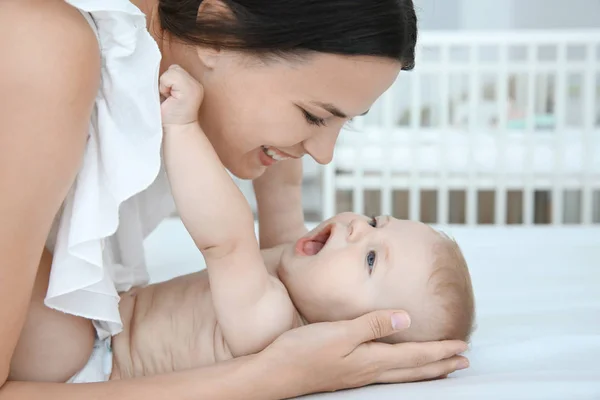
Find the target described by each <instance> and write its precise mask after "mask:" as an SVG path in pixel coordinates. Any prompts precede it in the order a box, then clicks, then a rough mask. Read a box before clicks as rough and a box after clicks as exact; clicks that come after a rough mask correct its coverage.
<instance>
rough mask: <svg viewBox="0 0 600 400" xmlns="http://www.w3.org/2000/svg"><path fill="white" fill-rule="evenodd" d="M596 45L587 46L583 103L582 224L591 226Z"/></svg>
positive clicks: (589, 44)
mask: <svg viewBox="0 0 600 400" xmlns="http://www.w3.org/2000/svg"><path fill="white" fill-rule="evenodd" d="M595 51H596V49H595V43H588V45H587V46H586V69H585V74H584V81H583V82H584V83H583V90H584V92H583V93H584V96H585V97H584V102H583V110H584V112H583V115H584V117H585V120H584V121H583V138H582V140H583V190H582V197H583V198H582V200H583V204H582V221H581V222H582V223H583V224H584V225H591V224H592V223H593V215H592V213H593V198H592V196H593V195H594V192H593V186H592V173H591V171H592V157H594V150H593V149H594V147H595V146H594V144H595V140H594V137H593V133H594V124H595V121H594V119H595V116H596V106H595V104H594V103H595V100H596V93H595V91H596V82H595V80H596V77H595V74H596V71H595V69H596V68H595V67H596V60H595V54H594V53H595Z"/></svg>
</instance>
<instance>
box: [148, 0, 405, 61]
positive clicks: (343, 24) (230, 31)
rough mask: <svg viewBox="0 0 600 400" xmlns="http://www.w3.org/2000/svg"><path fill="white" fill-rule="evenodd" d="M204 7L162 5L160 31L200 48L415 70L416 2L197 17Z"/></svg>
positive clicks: (224, 4)
mask: <svg viewBox="0 0 600 400" xmlns="http://www.w3.org/2000/svg"><path fill="white" fill-rule="evenodd" d="M211 2H212V3H216V2H215V1H214V0H211ZM201 3H202V0H160V1H159V6H158V12H159V15H160V22H161V26H162V28H163V29H164V30H166V31H167V32H169V33H170V34H171V35H173V36H174V37H175V38H178V39H180V40H183V41H185V42H187V43H189V44H193V45H199V46H217V47H220V48H227V49H232V50H239V51H246V52H250V53H255V54H259V55H276V56H284V57H285V56H289V55H302V54H303V53H310V52H321V53H330V54H339V55H349V56H352V55H363V56H377V57H385V58H391V59H395V60H398V61H400V62H401V63H402V67H403V69H405V70H410V69H412V68H413V67H414V58H415V57H414V49H415V44H416V40H417V18H416V15H415V10H414V5H413V2H412V0H220V1H219V2H218V3H217V4H219V5H220V6H221V7H220V8H221V11H222V10H226V12H219V10H212V11H207V12H200V13H199V12H198V10H199V7H200V4H201ZM205 8H207V9H208V8H210V7H205ZM213 8H214V7H213Z"/></svg>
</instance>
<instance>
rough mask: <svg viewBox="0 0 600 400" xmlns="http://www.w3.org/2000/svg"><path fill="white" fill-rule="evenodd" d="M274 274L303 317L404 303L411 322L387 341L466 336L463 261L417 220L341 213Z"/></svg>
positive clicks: (293, 249) (469, 308)
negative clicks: (407, 327)
mask: <svg viewBox="0 0 600 400" xmlns="http://www.w3.org/2000/svg"><path fill="white" fill-rule="evenodd" d="M278 274H279V277H280V279H281V281H282V282H283V283H284V284H285V286H286V288H287V290H288V292H289V294H290V297H291V298H292V301H293V302H294V305H295V306H296V308H297V309H298V311H299V312H300V314H301V315H302V316H303V317H304V319H306V321H307V322H309V323H315V322H322V321H337V320H345V319H352V318H356V317H358V316H360V315H362V314H365V313H367V312H370V311H375V310H381V309H394V310H396V309H402V310H406V311H407V312H408V313H409V314H410V316H411V327H410V328H409V329H407V330H406V331H403V332H400V333H398V334H395V335H393V336H391V337H388V338H386V339H385V341H388V342H400V341H430V340H444V339H458V340H464V341H468V339H469V335H470V332H471V330H472V326H473V319H474V300H473V291H472V287H471V279H470V276H469V271H468V269H467V265H466V261H465V259H464V257H463V255H462V253H461V251H460V249H459V247H458V245H457V244H456V243H455V242H454V241H453V240H452V239H450V238H448V237H447V236H445V235H444V234H441V233H439V232H437V231H435V230H434V229H432V228H430V227H429V226H427V225H425V224H422V223H420V222H414V221H404V220H398V219H395V218H391V217H377V218H374V219H373V218H368V217H365V216H362V215H357V214H353V213H343V214H339V215H337V216H335V217H333V218H331V219H329V220H327V221H325V222H323V223H321V224H320V225H319V226H318V227H317V228H315V229H314V230H312V231H311V232H309V233H308V234H307V235H305V236H304V237H303V238H301V239H300V240H298V242H296V243H295V244H294V246H290V247H289V248H288V249H286V251H285V252H284V254H283V256H282V259H281V265H280V267H279V270H278Z"/></svg>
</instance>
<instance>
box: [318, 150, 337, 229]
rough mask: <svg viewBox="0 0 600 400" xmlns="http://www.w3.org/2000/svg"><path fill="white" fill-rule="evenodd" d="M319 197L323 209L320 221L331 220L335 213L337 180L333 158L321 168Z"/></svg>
mask: <svg viewBox="0 0 600 400" xmlns="http://www.w3.org/2000/svg"><path fill="white" fill-rule="evenodd" d="M321 171H322V179H323V181H322V184H321V196H322V199H323V208H322V211H321V220H326V219H328V218H331V217H333V216H334V215H335V213H336V193H337V185H336V184H337V180H336V179H335V157H334V158H333V160H332V161H331V163H329V164H327V165H325V166H323V167H322V168H321Z"/></svg>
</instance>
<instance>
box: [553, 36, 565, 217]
mask: <svg viewBox="0 0 600 400" xmlns="http://www.w3.org/2000/svg"><path fill="white" fill-rule="evenodd" d="M566 53H567V49H566V43H559V44H558V47H557V49H556V57H557V60H556V61H557V63H556V67H557V68H556V87H555V94H554V98H555V105H556V106H555V109H554V115H555V121H556V122H555V124H556V125H555V133H554V134H555V141H554V184H553V186H552V224H553V225H562V224H563V217H564V213H563V196H564V189H563V179H564V178H563V168H564V167H563V160H564V154H565V134H566V128H567V126H566V100H567V96H568V94H567V61H566V59H567V54H566Z"/></svg>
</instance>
